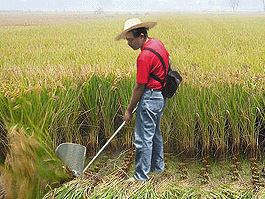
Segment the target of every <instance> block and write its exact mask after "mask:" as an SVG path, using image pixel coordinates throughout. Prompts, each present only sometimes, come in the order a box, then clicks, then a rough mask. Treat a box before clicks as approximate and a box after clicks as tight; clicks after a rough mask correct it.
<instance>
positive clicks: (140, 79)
mask: <svg viewBox="0 0 265 199" xmlns="http://www.w3.org/2000/svg"><path fill="white" fill-rule="evenodd" d="M147 47H148V48H152V49H154V50H155V51H156V52H158V53H159V54H160V55H161V57H162V58H163V60H164V62H165V64H166V68H167V70H168V60H169V54H168V52H167V50H166V48H165V46H164V44H163V43H162V42H161V41H159V40H157V39H152V38H149V40H148V41H146V42H145V43H144V45H143V47H142V48H141V53H140V54H139V56H138V58H137V74H136V82H137V83H139V84H146V88H150V89H156V90H159V89H162V85H161V83H160V82H158V81H156V80H155V79H153V78H151V77H150V76H149V75H150V73H153V74H154V75H156V76H157V77H158V78H159V79H162V80H164V78H165V71H164V67H163V65H162V63H161V62H160V60H159V58H158V57H157V56H156V55H155V54H154V53H153V52H151V51H149V50H143V49H144V48H147Z"/></svg>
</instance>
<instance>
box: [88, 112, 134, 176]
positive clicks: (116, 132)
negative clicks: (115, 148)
mask: <svg viewBox="0 0 265 199" xmlns="http://www.w3.org/2000/svg"><path fill="white" fill-rule="evenodd" d="M136 110H137V107H136V108H134V110H133V112H132V113H134V112H135V111H136ZM124 125H125V121H123V122H122V124H121V125H120V127H119V128H118V129H117V130H116V131H115V132H114V133H113V135H112V136H111V137H110V139H109V140H108V141H107V142H106V143H105V144H104V146H103V147H102V148H101V149H100V150H99V152H98V153H97V154H96V155H95V156H94V158H93V159H92V160H91V161H90V162H89V163H88V164H87V166H86V167H85V169H84V170H83V173H85V171H86V170H87V169H88V168H89V167H90V165H91V164H92V163H93V162H94V161H95V160H96V159H97V157H98V156H99V155H100V154H101V152H102V151H103V150H104V149H105V148H106V147H107V146H108V144H109V143H110V141H111V140H112V139H113V138H114V137H115V136H116V135H117V134H118V133H119V131H120V130H121V129H122V127H123V126H124Z"/></svg>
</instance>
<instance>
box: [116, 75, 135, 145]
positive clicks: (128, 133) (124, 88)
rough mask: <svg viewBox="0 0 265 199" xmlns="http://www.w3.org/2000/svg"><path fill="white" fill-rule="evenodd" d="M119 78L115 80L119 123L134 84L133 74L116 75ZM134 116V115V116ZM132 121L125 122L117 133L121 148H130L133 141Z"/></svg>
mask: <svg viewBox="0 0 265 199" xmlns="http://www.w3.org/2000/svg"><path fill="white" fill-rule="evenodd" d="M118 77H119V78H120V79H118V80H117V85H116V86H117V93H118V103H119V110H120V113H119V115H118V118H120V121H119V122H120V123H121V121H123V116H124V113H125V111H126V109H127V106H128V104H129V103H130V99H131V96H132V90H133V88H134V86H135V76H132V75H128V74H123V75H122V77H120V76H118ZM134 117H135V116H134ZM133 129H134V120H133V122H131V123H129V124H126V126H124V128H123V129H122V130H121V132H120V133H119V134H118V135H117V138H118V140H120V143H121V145H122V146H121V147H122V148H131V146H132V143H133V136H134V134H133V131H134V130H133Z"/></svg>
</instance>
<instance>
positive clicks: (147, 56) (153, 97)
mask: <svg viewBox="0 0 265 199" xmlns="http://www.w3.org/2000/svg"><path fill="white" fill-rule="evenodd" d="M155 25H156V22H145V23H143V22H141V21H140V20H139V19H138V18H132V19H128V20H127V21H125V23H124V31H123V32H122V33H121V34H120V35H118V36H117V37H116V40H120V39H126V40H127V42H128V45H129V46H130V47H131V48H132V49H133V50H138V49H141V52H140V54H139V56H138V58H137V74H136V85H135V87H134V89H133V92H132V97H131V100H130V103H129V105H128V108H127V110H126V112H125V114H124V120H125V121H126V122H129V121H130V120H131V119H132V116H133V113H132V112H133V109H134V108H135V107H136V105H137V103H138V106H137V112H136V126H135V132H134V133H135V135H134V136H135V141H134V145H135V148H136V154H135V164H136V165H135V174H134V178H133V179H135V180H139V181H146V180H148V178H149V177H148V173H149V172H162V171H163V170H164V154H163V140H162V136H161V132H160V119H161V116H162V112H163V109H164V107H165V98H164V97H163V95H162V92H161V89H162V84H161V83H160V82H159V81H157V80H155V79H154V78H152V77H150V74H151V73H152V74H153V75H155V76H157V77H158V78H159V79H161V80H164V79H165V69H164V67H163V65H162V63H161V61H160V59H159V57H158V56H157V55H156V54H155V53H153V52H151V51H149V50H147V49H145V48H151V49H153V50H155V51H156V52H157V53H159V54H160V55H161V57H162V58H163V60H164V62H165V63H166V70H168V61H169V54H168V52H167V50H166V49H165V47H164V45H163V44H162V43H161V42H160V41H159V40H156V39H153V38H150V37H148V34H147V31H148V30H149V29H150V28H152V27H154V26H155Z"/></svg>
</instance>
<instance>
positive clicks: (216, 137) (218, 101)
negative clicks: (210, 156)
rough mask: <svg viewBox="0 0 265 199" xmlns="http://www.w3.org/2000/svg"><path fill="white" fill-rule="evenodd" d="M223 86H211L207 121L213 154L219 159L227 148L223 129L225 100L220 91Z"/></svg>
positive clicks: (223, 156)
mask: <svg viewBox="0 0 265 199" xmlns="http://www.w3.org/2000/svg"><path fill="white" fill-rule="evenodd" d="M222 89H223V86H222V85H216V86H215V87H213V88H211V90H212V91H211V94H210V95H211V99H210V105H209V106H208V108H209V109H210V110H209V113H208V115H209V123H210V129H211V134H212V138H211V139H212V146H211V147H212V149H214V150H215V151H213V153H214V156H215V157H217V158H218V159H220V160H221V161H222V160H224V158H225V151H226V149H227V140H228V136H227V133H226V131H225V125H226V118H225V115H226V114H225V111H226V110H225V101H224V96H223V95H224V93H223V92H222Z"/></svg>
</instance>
